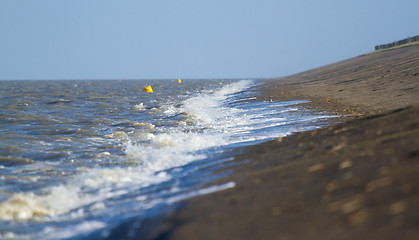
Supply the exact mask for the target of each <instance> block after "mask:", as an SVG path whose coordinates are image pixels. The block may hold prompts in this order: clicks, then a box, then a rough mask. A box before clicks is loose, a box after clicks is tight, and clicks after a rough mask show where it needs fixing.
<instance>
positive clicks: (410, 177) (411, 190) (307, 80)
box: [112, 46, 419, 240]
mask: <svg viewBox="0 0 419 240" xmlns="http://www.w3.org/2000/svg"><path fill="white" fill-rule="evenodd" d="M269 99H272V100H295V99H299V100H301V99H307V100H310V101H311V103H308V104H305V105H304V106H305V107H308V108H313V109H317V110H322V111H325V110H326V111H328V112H332V113H336V114H339V115H343V116H342V117H340V118H337V122H336V124H334V125H332V126H330V127H326V128H323V129H318V130H315V131H310V132H303V133H298V134H295V135H293V136H290V137H286V138H283V139H277V140H274V141H270V142H266V143H263V144H259V145H256V146H252V147H249V148H246V149H244V150H243V151H244V152H243V154H241V155H239V156H238V157H236V159H235V160H234V161H236V163H237V164H236V165H234V167H233V169H234V172H235V173H234V174H233V175H230V176H229V177H227V178H224V179H220V180H219V181H218V182H227V181H234V182H236V187H234V188H232V189H229V190H224V191H221V192H217V193H214V194H210V195H205V196H199V197H195V198H192V199H189V200H187V201H185V202H184V203H183V204H182V207H180V208H179V209H177V210H176V211H174V212H171V213H168V214H167V215H166V216H164V217H160V218H157V219H149V220H147V221H146V222H144V223H143V224H142V226H141V228H140V229H138V230H136V237H138V238H142V239H296V240H297V239H298V240H301V239H321V240H325V239H418V238H419V105H418V104H419V46H412V47H406V48H400V49H396V50H390V51H384V52H380V53H374V54H369V55H363V56H359V57H356V58H353V59H349V60H346V61H342V62H339V63H335V64H331V65H328V66H324V67H321V68H317V69H314V70H310V71H307V72H303V73H299V74H296V75H293V76H288V77H284V78H280V79H274V80H269V81H266V82H265V84H263V85H262V86H261V87H260V98H259V100H269ZM211 184H213V183H211ZM112 237H116V236H115V235H113V236H112ZM117 237H119V238H124V236H123V235H119V236H117Z"/></svg>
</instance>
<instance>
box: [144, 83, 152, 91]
mask: <svg viewBox="0 0 419 240" xmlns="http://www.w3.org/2000/svg"><path fill="white" fill-rule="evenodd" d="M143 92H153V89H152V88H151V86H150V85H148V86H147V87H145V88H143Z"/></svg>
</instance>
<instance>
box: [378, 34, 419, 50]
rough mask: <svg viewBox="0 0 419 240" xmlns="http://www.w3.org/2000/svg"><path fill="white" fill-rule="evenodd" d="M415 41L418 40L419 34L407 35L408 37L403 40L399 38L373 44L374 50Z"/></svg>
mask: <svg viewBox="0 0 419 240" xmlns="http://www.w3.org/2000/svg"><path fill="white" fill-rule="evenodd" d="M416 41H419V35H417V36H414V37H409V38H406V39H403V40H400V41H396V42H392V43H388V44H382V45H378V46H375V51H377V50H381V49H386V48H391V47H394V46H398V45H403V44H406V43H412V42H416Z"/></svg>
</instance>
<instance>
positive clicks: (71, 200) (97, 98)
mask: <svg viewBox="0 0 419 240" xmlns="http://www.w3.org/2000/svg"><path fill="white" fill-rule="evenodd" d="M148 84H151V85H152V87H153V90H154V93H145V92H142V88H144V87H145V86H147V85H148ZM257 84H258V83H257V81H253V80H240V81H239V80H237V81H233V80H199V81H198V80H189V81H188V80H185V81H183V82H182V83H177V81H175V80H173V81H172V80H165V81H163V80H159V81H157V80H154V81H144V80H141V81H0V131H1V134H0V179H1V181H0V238H5V239H7V238H12V239H13V238H18V239H34V238H42V239H66V238H80V237H84V236H88V235H91V234H96V236H103V237H106V235H107V234H108V233H109V229H111V228H113V227H115V226H117V225H118V224H120V223H122V222H124V221H127V220H129V219H131V218H135V219H144V218H146V217H150V216H152V215H156V214H159V213H162V212H164V211H166V210H167V209H168V208H170V207H175V204H176V203H177V202H179V201H181V200H183V199H187V198H190V197H193V196H197V195H201V194H208V193H211V192H215V191H221V190H224V189H227V188H232V187H234V186H235V183H234V182H227V183H224V184H221V185H216V186H209V187H203V186H204V185H205V184H206V183H208V182H209V181H210V180H213V179H216V178H219V177H221V175H215V174H214V173H213V171H214V170H216V169H220V168H223V167H225V166H228V165H229V164H234V163H233V162H231V160H232V157H233V155H234V152H237V151H234V149H238V148H240V147H244V146H248V145H252V144H256V143H259V142H263V141H267V140H271V139H273V138H276V137H278V136H286V135H289V134H292V133H293V132H296V131H304V130H310V129H314V128H316V127H320V126H323V125H325V124H326V123H327V122H326V121H325V120H327V118H328V117H329V116H326V115H324V114H322V113H316V112H311V111H308V110H304V109H302V108H301V107H299V106H298V105H297V104H298V103H301V102H303V101H293V102H258V101H252V100H253V99H255V98H256V97H255V96H256V93H255V92H254V91H253V89H254V88H255V87H256V86H257ZM228 173H229V172H228V171H224V172H222V173H221V174H228Z"/></svg>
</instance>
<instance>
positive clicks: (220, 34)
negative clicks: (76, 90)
mask: <svg viewBox="0 0 419 240" xmlns="http://www.w3.org/2000/svg"><path fill="white" fill-rule="evenodd" d="M418 11H419V1H417V0H398V1H394V0H351V1H348V0H316V1H313V0H304V1H303V0H292V1H291V0H284V1H283V0H211V1H208V0H207V1H205V0H136V1H134V0H114V1H109V0H0V80H19V79H31V80H35V79H36V80H38V79H48V80H59V79H77V80H78V79H177V78H182V79H208V78H246V79H247V78H275V77H281V76H286V75H290V74H293V73H298V72H301V71H305V70H309V69H312V68H315V67H319V66H323V65H326V64H330V63H333V62H337V61H341V60H344V59H347V58H351V57H355V56H358V55H361V54H363V53H367V52H370V51H372V50H374V46H375V45H379V44H385V43H389V42H393V41H396V40H400V39H404V38H406V37H410V36H415V35H418V34H419V25H418V22H419V17H418Z"/></svg>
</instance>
